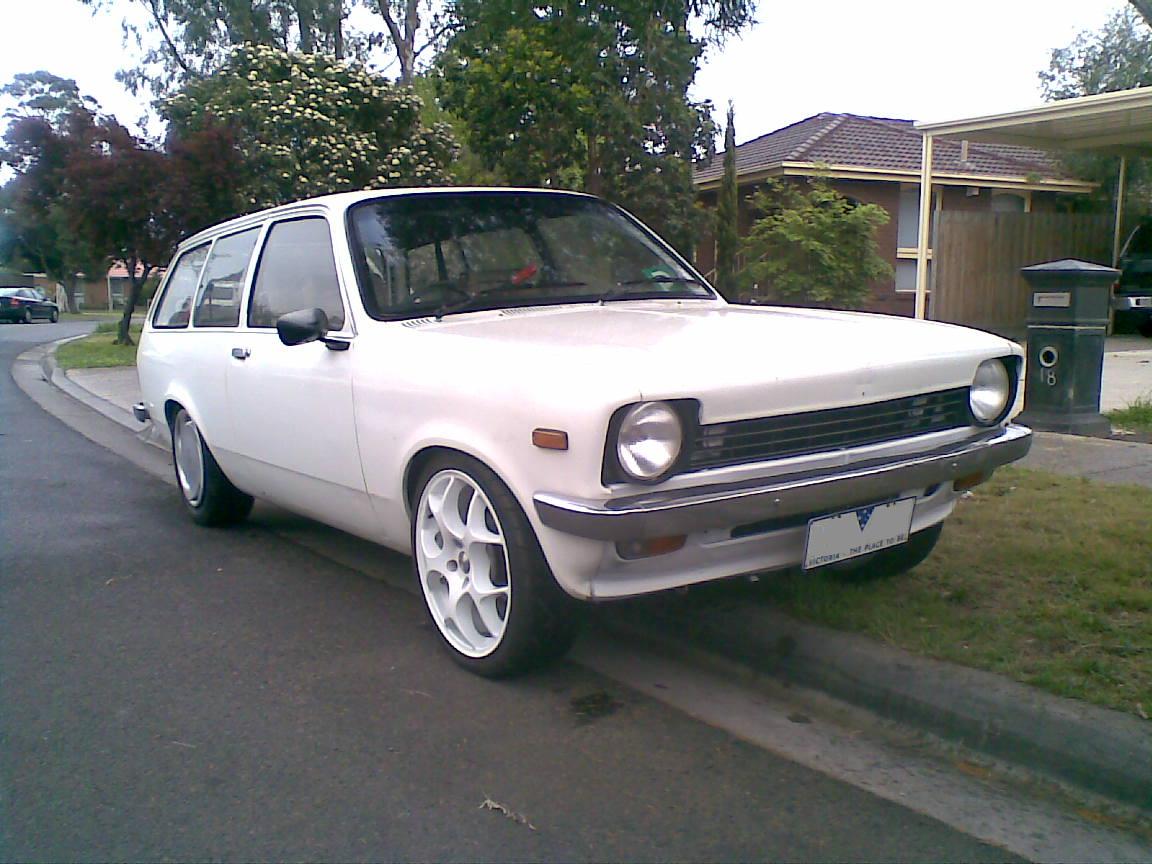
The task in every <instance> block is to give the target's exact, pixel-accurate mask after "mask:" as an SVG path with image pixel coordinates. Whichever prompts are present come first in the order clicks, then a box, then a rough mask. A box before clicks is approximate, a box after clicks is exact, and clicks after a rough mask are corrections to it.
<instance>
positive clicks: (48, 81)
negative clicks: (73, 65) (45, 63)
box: [0, 69, 100, 128]
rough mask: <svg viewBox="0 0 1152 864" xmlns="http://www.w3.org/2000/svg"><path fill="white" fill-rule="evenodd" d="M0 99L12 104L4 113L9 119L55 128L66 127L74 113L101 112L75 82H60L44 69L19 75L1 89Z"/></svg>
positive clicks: (93, 100)
mask: <svg viewBox="0 0 1152 864" xmlns="http://www.w3.org/2000/svg"><path fill="white" fill-rule="evenodd" d="M0 96H3V97H6V98H7V99H8V100H10V101H11V102H12V103H13V104H12V107H11V108H10V109H9V110H8V111H7V112H5V116H6V117H7V118H8V119H10V120H17V119H20V118H23V117H39V118H41V119H42V120H46V121H48V122H49V123H50V124H52V126H53V127H56V128H59V127H60V126H61V125H63V124H64V122H65V121H66V120H67V119H68V115H69V114H71V113H72V112H74V111H89V112H93V113H94V112H96V111H99V110H100V106H99V105H97V104H96V100H95V99H93V98H92V97H91V96H85V95H84V94H82V93H81V92H80V87H79V86H78V85H77V84H76V82H75V81H74V80H72V79H71V78H61V77H60V76H58V75H53V74H52V73H51V72H47V71H45V70H43V69H41V70H39V71H36V72H19V73H17V74H16V75H14V76H13V77H12V80H11V81H9V82H8V83H7V84H5V85H4V86H3V87H0Z"/></svg>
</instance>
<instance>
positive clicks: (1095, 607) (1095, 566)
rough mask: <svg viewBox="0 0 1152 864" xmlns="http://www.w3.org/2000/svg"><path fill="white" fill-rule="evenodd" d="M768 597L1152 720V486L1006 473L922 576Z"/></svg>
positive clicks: (790, 590) (764, 588) (785, 588)
mask: <svg viewBox="0 0 1152 864" xmlns="http://www.w3.org/2000/svg"><path fill="white" fill-rule="evenodd" d="M757 587H758V588H759V589H760V590H758V591H757V592H756V596H758V597H763V598H764V599H765V600H766V601H767V602H770V603H771V604H772V605H773V606H776V607H779V608H781V609H783V610H785V611H787V612H789V613H791V614H794V615H796V616H797V617H800V618H804V619H807V620H809V621H814V622H816V623H819V624H825V625H828V626H831V627H835V628H839V629H843V630H855V631H858V632H861V633H865V634H867V635H869V636H873V637H875V638H878V639H881V640H883V641H885V642H888V643H891V644H893V645H898V646H900V647H902V648H905V649H907V650H910V651H914V652H916V653H918V654H926V655H929V656H932V657H937V658H940V659H944V660H951V661H955V662H957V663H963V664H965V665H968V666H976V667H979V668H982V669H989V670H991V671H993V672H997V673H1000V674H1003V675H1007V676H1009V677H1011V678H1015V679H1016V680H1018V681H1023V682H1025V683H1027V684H1032V685H1035V686H1037V687H1042V688H1044V689H1046V690H1050V691H1052V692H1054V693H1058V694H1060V695H1063V696H1073V697H1076V698H1079V699H1084V700H1087V701H1089V702H1095V703H1097V704H1100V705H1106V706H1109V707H1112V708H1118V709H1120V710H1123V711H1128V712H1131V713H1134V714H1138V715H1142V716H1152V489H1144V488H1138V487H1132V486H1112V485H1104V484H1100V483H1093V482H1091V481H1088V480H1083V479H1079V478H1066V477H1059V476H1056V475H1053V474H1048V473H1044V472H1040V471H1026V470H1022V469H1014V468H1007V469H1001V470H1000V471H998V472H997V473H996V475H995V477H994V478H993V479H992V480H991V481H990V482H988V483H986V484H984V485H983V486H978V487H977V488H976V489H974V490H973V491H972V495H971V497H969V498H966V499H962V500H961V501H959V502H958V504H957V509H956V513H955V514H954V515H953V516H952V518H951V519H950V520H949V521H948V523H947V524H946V525H945V528H944V534H943V536H942V537H941V540H940V543H939V545H938V546H937V547H936V550H935V552H934V553H933V554H932V556H931V557H929V559H928V560H927V561H926V562H924V563H923V564H921V565H920V566H919V567H917V568H916V569H915V570H913V571H911V572H910V573H907V574H905V575H903V576H899V577H896V578H895V579H892V580H889V581H886V582H879V583H868V584H845V583H844V582H843V581H841V580H838V579H837V578H836V577H834V576H831V575H827V574H823V573H815V574H810V575H798V574H797V575H789V576H786V577H783V578H766V579H764V580H762V582H761V583H760V584H759V585H758V586H757Z"/></svg>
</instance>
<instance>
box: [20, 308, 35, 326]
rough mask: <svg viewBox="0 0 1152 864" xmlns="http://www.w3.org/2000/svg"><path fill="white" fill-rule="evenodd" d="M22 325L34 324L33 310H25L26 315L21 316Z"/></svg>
mask: <svg viewBox="0 0 1152 864" xmlns="http://www.w3.org/2000/svg"><path fill="white" fill-rule="evenodd" d="M20 323H21V324H31V323H32V310H31V309H25V310H24V314H23V315H22V316H20Z"/></svg>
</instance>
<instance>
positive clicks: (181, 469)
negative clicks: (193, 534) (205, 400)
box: [169, 407, 253, 528]
mask: <svg viewBox="0 0 1152 864" xmlns="http://www.w3.org/2000/svg"><path fill="white" fill-rule="evenodd" d="M169 429H170V431H171V432H172V468H173V470H174V471H175V472H176V488H177V489H179V490H180V500H181V501H183V502H184V509H186V510H187V511H188V515H189V516H191V517H192V521H194V522H195V523H196V524H197V525H205V526H208V527H216V528H220V527H225V526H228V525H235V524H237V523H239V522H243V521H244V520H245V519H246V518H247V517H248V514H249V513H250V512H252V503H253V499H252V496H251V495H248V494H247V493H244V492H241V491H240V490H239V489H237V488H236V487H235V486H233V485H232V482H231V481H230V480H229V479H228V478H227V477H225V476H224V472H223V471H221V470H220V466H219V465H218V464H217V463H216V459H215V457H214V456H213V455H212V451H211V450H209V449H208V445H207V444H206V443H205V442H204V439H203V438H201V437H200V430H199V429H198V428H197V427H196V423H195V422H194V421H193V420H192V418H191V416H190V415H189V414H188V412H187V411H185V410H184V408H182V407H177V409H176V410H175V411H173V412H172V418H171V421H170V423H169ZM184 448H187V452H185V449H184ZM196 453H198V454H199V462H198V464H199V479H198V481H197V480H196V478H194V477H192V474H193V473H194V469H195V466H196V465H197V458H196Z"/></svg>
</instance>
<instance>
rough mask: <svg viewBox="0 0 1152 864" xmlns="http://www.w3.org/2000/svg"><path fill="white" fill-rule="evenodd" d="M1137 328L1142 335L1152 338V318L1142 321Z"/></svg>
mask: <svg viewBox="0 0 1152 864" xmlns="http://www.w3.org/2000/svg"><path fill="white" fill-rule="evenodd" d="M1136 329H1137V331H1139V333H1140V335H1141V336H1144V337H1145V338H1147V339H1152V318H1145V319H1144V320H1143V321H1141V322H1140V324H1139V325H1137V327H1136Z"/></svg>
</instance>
